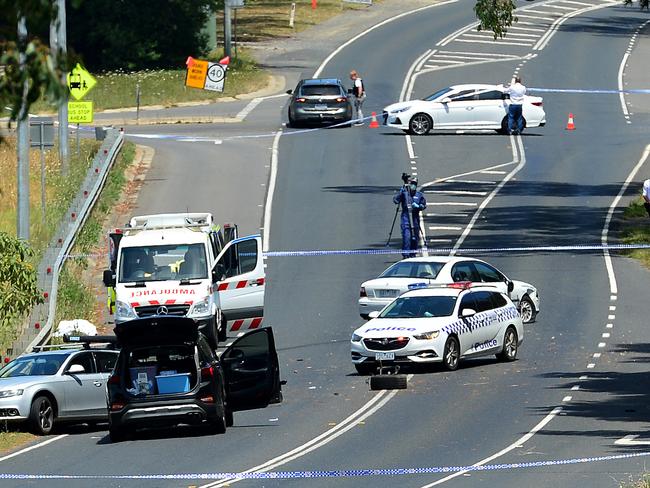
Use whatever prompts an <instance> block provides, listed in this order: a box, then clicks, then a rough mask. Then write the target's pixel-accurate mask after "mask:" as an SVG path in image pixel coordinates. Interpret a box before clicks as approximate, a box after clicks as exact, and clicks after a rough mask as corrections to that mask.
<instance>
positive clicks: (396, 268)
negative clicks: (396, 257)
mask: <svg viewBox="0 0 650 488" xmlns="http://www.w3.org/2000/svg"><path fill="white" fill-rule="evenodd" d="M443 266H444V263H432V262H421V261H407V262H399V263H395V264H393V265H392V266H391V267H390V268H388V269H387V270H386V271H384V272H383V273H382V274H380V275H379V277H380V278H430V279H433V278H435V277H436V276H438V273H440V270H441V269H442V267H443Z"/></svg>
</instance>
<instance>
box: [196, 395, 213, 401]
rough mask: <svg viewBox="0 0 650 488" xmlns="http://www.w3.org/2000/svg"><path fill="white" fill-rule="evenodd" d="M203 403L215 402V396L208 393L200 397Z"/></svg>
mask: <svg viewBox="0 0 650 488" xmlns="http://www.w3.org/2000/svg"><path fill="white" fill-rule="evenodd" d="M199 400H201V401H202V402H203V403H214V397H213V396H212V395H206V396H204V397H201V398H199Z"/></svg>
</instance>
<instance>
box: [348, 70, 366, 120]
mask: <svg viewBox="0 0 650 488" xmlns="http://www.w3.org/2000/svg"><path fill="white" fill-rule="evenodd" d="M350 79H351V80H352V82H353V83H354V86H353V88H352V97H353V106H354V111H355V113H356V117H355V119H356V124H355V125H363V112H362V111H361V107H362V106H363V102H364V100H365V99H366V90H365V88H364V86H363V80H361V78H360V77H359V73H357V72H356V70H352V71H350Z"/></svg>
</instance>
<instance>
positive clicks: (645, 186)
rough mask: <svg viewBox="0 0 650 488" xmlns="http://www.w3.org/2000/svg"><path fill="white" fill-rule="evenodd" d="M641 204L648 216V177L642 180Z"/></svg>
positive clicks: (649, 209) (649, 181)
mask: <svg viewBox="0 0 650 488" xmlns="http://www.w3.org/2000/svg"><path fill="white" fill-rule="evenodd" d="M643 206H644V207H645V211H646V212H648V217H650V179H647V180H645V181H644V182H643Z"/></svg>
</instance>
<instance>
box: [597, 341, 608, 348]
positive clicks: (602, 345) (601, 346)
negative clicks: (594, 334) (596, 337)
mask: <svg viewBox="0 0 650 488" xmlns="http://www.w3.org/2000/svg"><path fill="white" fill-rule="evenodd" d="M606 345H607V343H606V342H599V343H598V347H599V348H601V349H602V348H603V347H605V346H606Z"/></svg>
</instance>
